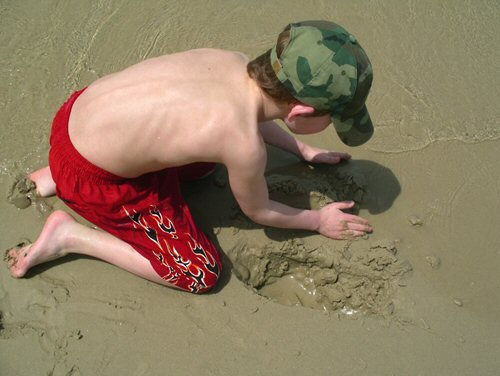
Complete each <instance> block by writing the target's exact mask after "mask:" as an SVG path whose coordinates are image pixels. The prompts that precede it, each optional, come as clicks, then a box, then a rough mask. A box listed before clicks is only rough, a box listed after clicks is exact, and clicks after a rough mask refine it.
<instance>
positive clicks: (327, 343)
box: [0, 0, 500, 376]
mask: <svg viewBox="0 0 500 376" xmlns="http://www.w3.org/2000/svg"><path fill="white" fill-rule="evenodd" d="M305 4H307V6H306V5H305ZM499 11H500V6H499V5H498V2H496V1H494V0H491V1H482V0H476V1H465V0H464V1H458V0H457V1H453V2H452V1H448V2H438V1H431V0H428V1H396V0H394V1H384V2H382V1H371V2H369V3H368V2H361V1H356V2H353V1H347V0H345V1H335V2H333V1H308V2H303V1H295V0H294V1H272V2H258V3H256V2H242V1H236V0H217V1H210V2H195V1H190V2H189V1H167V2H164V1H147V2H142V3H141V5H138V2H134V1H98V0H96V1H89V2H76V1H74V2H73V1H71V2H57V1H45V2H38V1H22V2H21V1H4V2H2V3H1V4H0V19H1V23H0V39H1V43H0V59H1V64H0V104H1V108H2V111H1V112H0V129H1V134H2V142H1V146H0V192H2V193H1V196H2V197H3V199H2V200H1V201H0V220H1V221H2V229H1V236H0V248H1V249H7V248H9V247H11V246H13V245H15V244H16V243H18V242H19V241H21V240H22V239H23V238H27V239H30V240H32V241H33V240H35V239H36V237H37V235H38V233H39V231H40V229H41V227H42V225H43V223H44V220H45V218H46V217H47V215H48V214H49V213H50V211H51V210H53V209H56V208H64V205H63V204H62V203H61V202H60V201H58V200H57V199H55V198H51V199H48V200H39V199H33V200H32V201H31V202H28V201H24V202H23V200H22V195H21V196H19V194H18V192H19V187H20V186H19V185H18V186H17V187H16V188H15V189H12V187H13V186H14V185H15V184H16V183H18V182H19V181H22V180H20V178H19V177H20V176H23V175H25V174H26V173H27V172H29V171H32V170H34V169H37V168H39V167H42V166H44V165H46V164H47V155H48V138H49V130H50V125H51V120H52V117H53V115H54V114H55V112H56V111H57V109H58V107H59V105H60V104H61V103H62V102H63V101H64V100H65V99H66V98H67V97H68V95H69V94H70V93H71V92H72V91H74V90H76V89H78V88H81V87H83V86H85V85H86V84H88V83H90V82H92V80H94V79H96V78H97V77H100V76H102V75H105V74H107V73H111V72H113V71H116V70H120V69H122V68H124V67H126V66H128V65H130V64H133V63H135V62H138V61H140V60H142V59H145V58H147V57H151V56H156V55H160V54H164V53H170V52H175V51H180V50H185V49H190V48H197V47H220V48H226V49H234V50H240V51H242V52H244V53H246V54H248V55H249V56H256V55H257V54H259V53H261V52H263V51H264V50H265V49H266V48H269V46H270V45H271V44H272V42H273V40H274V38H275V36H276V35H277V33H278V32H279V31H280V30H281V28H282V27H283V26H284V25H285V24H286V23H287V22H289V21H293V20H302V19H319V18H330V19H332V20H335V21H337V22H339V23H340V24H342V25H344V26H345V27H346V28H348V29H349V30H350V31H351V32H352V33H354V34H355V35H356V36H357V38H358V39H359V40H360V41H361V42H362V44H363V46H364V47H365V49H366V50H367V52H368V55H369V56H370V58H371V60H372V63H373V65H374V71H375V81H374V86H373V88H372V94H371V96H370V98H369V100H368V106H369V109H370V111H371V115H372V119H373V120H374V123H375V125H376V134H375V136H374V138H373V139H372V140H371V141H370V143H368V144H366V145H364V146H362V147H358V148H353V149H349V150H348V148H347V147H345V146H344V145H342V144H341V143H340V141H339V140H338V139H337V137H336V136H335V134H334V132H332V131H331V130H328V131H325V132H324V133H323V134H320V135H315V136H309V137H306V138H305V140H307V141H308V142H310V143H313V144H315V145H318V146H321V147H327V148H330V149H336V150H342V151H348V152H350V153H352V154H353V160H352V161H351V162H349V163H346V164H343V165H341V166H339V167H330V168H325V167H319V166H309V165H306V164H303V163H300V162H299V161H297V159H295V158H294V157H292V156H289V155H286V154H284V153H282V152H280V151H278V150H276V149H270V150H269V154H270V158H269V166H268V170H269V171H268V180H269V186H270V190H271V194H272V195H273V196H274V197H275V198H277V199H281V200H283V201H285V202H288V203H290V204H294V205H299V206H304V207H310V206H312V207H315V206H321V205H323V204H324V203H326V202H328V201H331V200H337V199H344V198H347V199H350V198H354V199H356V200H358V201H360V214H361V215H362V216H364V217H366V218H368V219H369V220H370V221H371V223H372V224H373V225H374V228H375V232H374V233H373V234H372V235H371V236H369V237H368V238H367V239H362V240H359V241H356V242H336V241H332V240H328V239H326V238H322V237H320V236H318V235H314V234H311V233H307V232H299V231H285V230H276V229H269V228H262V227H260V226H256V225H254V224H252V223H251V222H249V221H248V220H247V219H245V217H244V216H243V215H242V214H241V213H240V212H239V211H238V208H237V207H236V206H235V201H234V199H233V198H232V196H231V193H230V191H229V188H228V185H227V180H226V174H225V170H224V169H223V168H222V167H221V168H219V169H218V170H217V172H216V174H215V175H214V176H212V177H210V178H208V179H207V180H206V181H204V182H203V183H199V184H196V185H192V186H190V187H186V196H187V197H188V200H189V202H190V204H191V206H192V210H193V212H194V215H195V216H196V218H197V219H198V220H199V222H200V224H201V225H202V226H203V227H204V228H205V229H206V231H207V232H208V233H210V234H212V235H213V238H214V239H215V240H216V241H217V242H218V244H219V245H220V247H221V249H222V250H223V252H224V255H225V256H224V257H225V264H226V269H225V275H224V277H223V279H222V281H221V283H220V285H219V286H218V288H217V289H216V291H214V292H213V293H211V294H208V295H204V296H192V295H189V294H187V293H182V292H177V291H173V290H170V289H167V288H164V287H161V286H158V285H155V284H152V283H149V282H147V281H144V280H141V279H139V278H137V277H135V276H133V275H130V274H127V273H126V272H123V271H121V270H119V269H117V268H115V267H113V266H111V265H108V264H105V263H103V262H100V261H97V260H94V259H90V258H85V257H67V258H65V259H61V260H57V261H55V262H52V263H48V264H45V265H41V266H39V267H36V268H34V269H33V270H32V272H31V273H29V275H28V277H27V278H25V279H21V280H16V279H13V278H11V277H10V275H9V271H8V269H7V268H6V267H4V268H1V269H0V312H1V314H0V315H1V316H0V320H1V321H0V349H1V351H0V374H1V375H2V376H3V375H5V376H10V375H54V376H59V375H118V374H120V375H169V374H179V375H187V374H193V373H194V374H201V375H281V374H289V375H299V374H300V375H337V374H338V375H457V374H460V375H495V374H498V369H499V367H500V360H499V354H500V339H499V336H500V320H499V317H500V294H499V293H498V291H499V289H500V277H499V273H498V271H499V269H500V232H499V231H498V229H499V225H500V214H499V213H500V204H499V202H500V201H499V197H500V185H499V181H500V164H499V163H498V150H499V147H500V141H499V139H500V122H499V119H500V116H499V115H500V114H499V108H500V106H499V104H498V98H499V94H500V93H499V87H500V80H499V73H498V61H500V56H499V52H498V51H499V50H498V46H499V45H500V43H499V42H500V27H499V26H500V25H499V23H498V19H499V15H500V14H499ZM23 206H26V207H25V208H24V209H20V208H19V207H23Z"/></svg>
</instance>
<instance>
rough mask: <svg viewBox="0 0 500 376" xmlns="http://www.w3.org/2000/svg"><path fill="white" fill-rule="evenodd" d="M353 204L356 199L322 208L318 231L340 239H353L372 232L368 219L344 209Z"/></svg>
mask: <svg viewBox="0 0 500 376" xmlns="http://www.w3.org/2000/svg"><path fill="white" fill-rule="evenodd" d="M353 206H354V201H341V202H334V203H333V204H330V205H327V206H325V207H323V208H321V209H320V211H319V227H318V232H319V233H320V234H322V235H324V236H327V237H329V238H332V239H339V240H340V239H352V238H355V237H358V236H363V235H365V234H366V233H369V232H372V231H373V229H372V227H371V226H370V224H369V223H368V221H367V220H366V219H364V218H361V217H358V216H357V215H353V214H348V213H344V212H343V211H342V210H345V209H350V208H352V207H353Z"/></svg>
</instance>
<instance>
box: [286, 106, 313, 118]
mask: <svg viewBox="0 0 500 376" xmlns="http://www.w3.org/2000/svg"><path fill="white" fill-rule="evenodd" d="M289 108H290V112H289V113H288V115H287V117H286V120H287V121H289V122H292V121H293V120H294V119H295V117H297V116H300V115H311V114H313V113H314V107H311V106H308V105H307V104H303V103H290V105H289Z"/></svg>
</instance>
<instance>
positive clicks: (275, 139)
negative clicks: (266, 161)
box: [259, 121, 351, 164]
mask: <svg viewBox="0 0 500 376" xmlns="http://www.w3.org/2000/svg"><path fill="white" fill-rule="evenodd" d="M259 132H260V134H261V135H262V138H263V139H264V142H266V143H267V144H270V145H273V146H276V147H278V148H280V149H282V150H285V151H288V152H290V153H293V154H295V155H296V156H297V157H299V158H301V159H303V160H305V161H307V162H314V163H327V164H336V163H339V162H340V161H342V160H348V159H351V155H350V154H348V153H339V152H334V151H329V150H325V149H320V148H316V147H314V146H310V145H308V144H306V143H304V142H302V141H300V140H297V139H296V138H295V137H293V136H292V135H291V134H289V133H288V132H287V131H285V130H284V129H282V128H281V127H280V126H279V125H278V124H276V122H274V121H267V122H263V123H260V124H259Z"/></svg>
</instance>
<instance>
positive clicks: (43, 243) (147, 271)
mask: <svg viewBox="0 0 500 376" xmlns="http://www.w3.org/2000/svg"><path fill="white" fill-rule="evenodd" d="M371 81H372V71H371V65H370V62H369V60H368V58H367V57H366V55H365V53H364V51H363V49H362V48H361V46H360V45H359V44H358V42H357V41H356V39H355V38H354V37H353V36H352V35H351V34H349V33H348V32H347V31H346V30H345V29H343V28H342V27H340V26H338V25H336V24H334V23H331V22H326V21H309V22H301V23H294V24H290V25H288V26H287V28H285V30H284V31H283V32H282V33H281V34H280V36H279V38H278V41H277V43H276V45H275V46H274V47H273V49H272V50H269V51H267V52H266V53H265V54H264V55H262V56H260V57H258V58H256V59H255V60H253V61H251V62H248V59H247V58H246V57H245V56H244V55H242V54H240V53H237V52H231V51H222V50H213V49H200V50H192V51H187V52H181V53H176V54H172V55H167V56H161V57H156V58H152V59H149V60H146V61H143V62H141V63H139V64H137V65H134V66H132V67H129V68H127V69H125V70H124V71H122V72H118V73H114V74H111V75H109V76H106V77H103V78H101V79H99V80H97V81H96V82H94V83H92V84H91V85H90V86H89V87H88V88H86V89H83V90H81V91H78V92H76V93H74V94H73V95H72V96H71V97H70V99H69V100H68V101H67V102H66V103H65V104H64V105H63V106H62V107H61V109H60V110H59V112H58V113H57V115H56V117H55V119H54V122H53V125H52V135H51V140H50V143H51V149H50V154H49V167H46V168H43V169H41V170H38V171H36V172H34V173H32V174H31V175H30V178H31V179H32V180H33V181H34V182H35V184H36V187H37V192H38V194H39V195H41V196H49V195H53V194H56V193H57V195H58V197H60V198H61V199H62V200H63V201H64V202H65V203H66V204H67V205H68V206H69V207H71V208H72V209H73V210H75V211H76V212H77V213H79V214H80V215H82V216H83V217H84V218H86V219H88V220H89V221H90V222H93V223H94V224H96V225H97V226H99V227H101V228H102V229H103V230H105V231H106V232H103V231H98V230H94V229H91V228H88V227H86V226H83V225H81V224H79V223H78V222H76V221H75V220H74V219H73V218H72V217H71V216H70V215H69V214H67V213H65V212H62V211H56V212H54V213H52V214H51V215H50V217H49V218H48V219H47V222H46V224H45V226H44V228H43V230H42V232H41V234H40V236H39V238H38V239H37V241H36V242H35V243H34V244H32V245H30V246H26V247H22V248H20V249H17V248H15V249H12V250H10V251H9V254H8V255H9V258H10V261H9V263H10V269H11V273H12V275H13V276H14V277H22V276H24V275H25V273H26V272H27V271H28V269H29V268H31V267H32V266H34V265H36V264H39V263H42V262H46V261H48V260H53V259H56V258H58V257H61V256H63V255H66V254H67V253H80V254H85V255H90V256H93V257H97V258H99V259H102V260H105V261H107V262H109V263H112V264H114V265H116V266H118V267H120V268H122V269H125V270H128V271H129V272H132V273H134V274H136V275H139V276H141V277H143V278H146V279H148V280H151V281H154V282H157V283H160V284H162V285H166V286H170V287H175V288H179V289H182V290H186V291H191V292H195V293H201V292H205V291H208V290H209V289H210V288H212V287H213V286H214V285H215V284H216V282H217V279H218V277H219V275H220V272H221V270H222V265H221V260H220V256H219V254H218V252H217V250H216V248H215V246H214V245H213V244H212V243H211V242H210V240H209V239H208V238H207V236H206V235H205V234H204V233H203V232H202V231H200V230H199V229H198V227H197V226H196V224H195V223H194V221H193V219H192V217H191V214H190V212H189V209H188V207H187V206H186V204H185V202H184V200H183V198H182V196H181V193H180V189H179V181H181V180H189V179H193V178H201V177H204V176H205V175H207V174H208V173H210V172H211V171H213V169H214V166H215V163H223V164H224V165H225V166H226V167H227V171H228V175H229V183H230V186H231V190H232V192H233V194H234V196H235V198H236V200H237V202H238V203H239V205H240V207H241V209H242V211H243V212H244V213H245V214H246V215H247V216H248V217H249V218H250V219H252V220H253V221H255V222H257V223H260V224H262V225H266V226H275V227H282V228H295V229H307V230H312V231H318V232H319V233H321V234H323V235H325V236H328V237H330V238H334V239H344V238H350V237H356V236H361V235H364V234H365V233H368V232H371V231H372V228H371V226H370V225H369V224H368V222H367V221H366V220H365V219H363V218H360V217H358V216H355V215H351V214H347V213H344V212H342V209H348V208H351V207H352V206H353V205H354V202H336V203H333V204H330V205H328V206H326V207H323V208H322V209H321V210H302V209H295V208H292V207H289V206H286V205H284V204H281V203H278V202H275V201H272V200H270V199H269V197H268V190H267V186H266V180H265V178H264V170H265V166H266V149H265V143H269V144H272V145H275V146H277V147H280V148H282V149H284V150H287V151H289V152H292V153H294V154H296V155H297V156H299V157H301V158H303V159H304V160H306V161H312V162H319V163H329V164H335V163H338V162H339V161H341V160H347V159H349V158H350V157H351V156H350V155H349V154H346V153H335V152H328V151H326V150H321V149H317V148H314V147H312V146H309V145H307V144H305V143H303V142H301V141H299V140H296V139H295V138H294V137H292V136H291V135H289V134H288V133H287V132H285V131H284V130H282V129H281V128H280V127H279V126H278V125H277V124H276V123H274V122H273V121H272V120H273V119H283V120H284V121H285V122H286V124H287V126H288V128H289V129H290V130H291V131H292V132H294V133H297V134H310V133H317V132H320V131H322V130H323V129H325V128H326V127H327V126H328V125H329V124H330V123H331V121H332V118H333V122H334V125H335V128H336V130H337V133H338V134H339V136H340V138H341V139H342V141H344V142H345V143H346V144H348V145H359V144H361V143H363V142H365V141H367V140H368V139H369V138H370V137H371V135H372V133H373V127H372V124H371V121H370V118H369V116H368V112H367V110H366V107H365V105H364V103H365V100H366V97H367V95H368V92H369V89H370V86H371ZM200 162H201V163H200Z"/></svg>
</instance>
